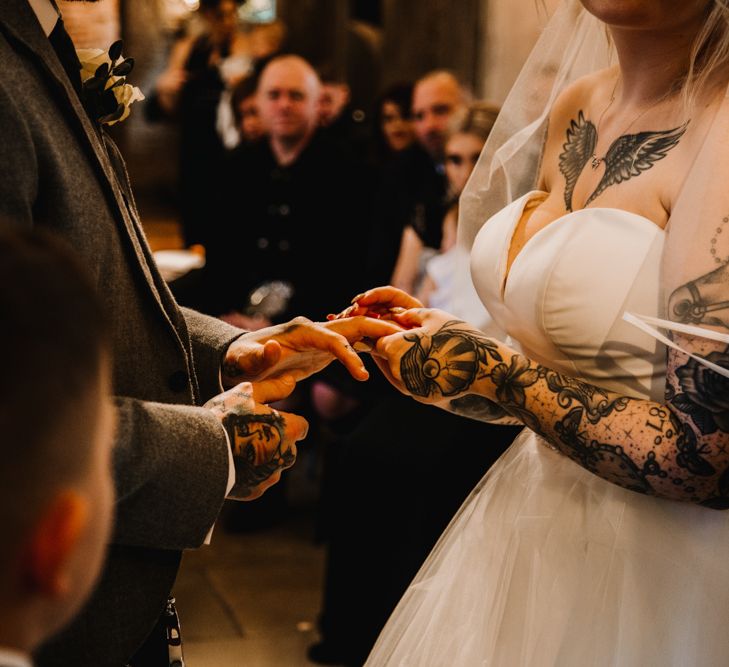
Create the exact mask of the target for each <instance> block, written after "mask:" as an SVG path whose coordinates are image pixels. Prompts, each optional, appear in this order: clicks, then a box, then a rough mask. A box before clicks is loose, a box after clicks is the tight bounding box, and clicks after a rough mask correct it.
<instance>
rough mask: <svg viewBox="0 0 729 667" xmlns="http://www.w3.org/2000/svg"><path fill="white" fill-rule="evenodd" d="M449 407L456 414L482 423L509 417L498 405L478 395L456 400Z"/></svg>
mask: <svg viewBox="0 0 729 667" xmlns="http://www.w3.org/2000/svg"><path fill="white" fill-rule="evenodd" d="M448 406H449V408H450V411H451V412H453V413H454V414H457V415H461V416H462V417H468V418H469V419H475V420H477V421H482V422H492V421H497V420H500V419H503V418H504V417H507V416H508V415H509V413H508V412H506V410H504V408H502V407H501V406H500V405H499V404H498V403H494V401H490V400H489V399H488V398H485V397H483V396H480V395H478V394H466V395H465V396H461V397H460V398H454V399H453V400H452V401H451V402H450V403H449V404H448Z"/></svg>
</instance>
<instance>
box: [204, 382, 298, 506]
mask: <svg viewBox="0 0 729 667" xmlns="http://www.w3.org/2000/svg"><path fill="white" fill-rule="evenodd" d="M205 407H206V408H208V409H210V410H212V411H213V412H215V413H216V414H217V415H218V416H219V417H220V419H221V421H222V423H223V428H225V431H226V433H227V434H228V439H229V440H230V447H231V451H232V454H233V463H234V466H235V484H234V485H233V488H232V489H231V491H230V494H229V497H231V498H237V499H245V498H249V497H250V496H251V495H253V493H255V492H256V491H257V490H258V487H259V486H260V484H261V483H262V482H265V481H266V480H267V479H269V478H270V477H271V476H272V475H274V474H276V473H277V472H279V471H281V470H283V469H284V468H290V467H291V466H292V465H293V464H294V462H295V461H296V455H295V454H294V452H293V451H292V450H291V449H286V450H284V449H283V447H284V444H285V441H286V420H285V419H284V418H283V417H282V416H281V415H280V414H279V413H278V412H277V411H276V410H270V411H268V412H256V404H255V402H254V401H253V396H252V394H250V393H248V392H246V391H243V390H242V389H240V388H235V389H232V390H230V391H228V392H226V393H224V394H220V395H219V396H216V397H215V398H213V399H211V400H210V401H208V402H207V403H206V404H205Z"/></svg>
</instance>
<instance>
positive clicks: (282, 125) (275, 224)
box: [206, 55, 366, 321]
mask: <svg viewBox="0 0 729 667" xmlns="http://www.w3.org/2000/svg"><path fill="white" fill-rule="evenodd" d="M320 91H321V83H320V81H319V78H318V76H317V74H316V72H315V70H314V69H313V68H312V66H311V65H310V64H309V63H308V62H307V61H306V60H304V59H303V58H300V57H298V56H291V55H285V56H279V57H277V58H275V59H273V60H272V61H271V62H270V63H269V64H268V65H267V66H266V67H265V69H264V70H263V72H262V73H261V77H260V80H259V84H258V91H257V97H258V107H259V113H260V116H261V121H262V123H263V125H264V126H265V128H266V130H267V133H268V136H267V138H266V139H265V140H264V141H262V142H259V143H258V144H255V145H252V146H251V145H249V146H242V147H240V148H239V149H238V150H237V151H236V152H234V153H233V154H232V155H231V159H230V161H229V163H228V164H227V165H226V167H225V171H224V174H223V177H222V179H221V194H220V197H219V200H220V202H221V211H220V224H219V225H217V227H216V228H217V234H216V240H215V242H214V243H212V244H210V246H209V247H208V280H213V282H214V285H215V286H216V287H215V289H210V290H207V292H206V293H207V294H210V295H214V296H215V297H216V298H217V299H218V301H217V303H211V304H210V308H211V311H212V314H214V315H221V314H222V315H226V316H228V319H229V321H236V320H235V318H236V316H237V315H239V314H250V312H251V311H250V309H249V308H248V306H249V304H248V301H247V295H248V293H249V291H250V290H252V289H253V288H255V287H256V286H257V285H259V284H261V283H264V282H270V281H285V282H287V283H289V284H290V285H291V287H292V289H293V296H292V297H291V299H290V301H289V303H288V305H287V306H286V307H285V308H284V309H283V310H282V311H281V312H278V313H275V314H273V315H272V317H273V319H274V321H279V320H281V319H285V318H286V317H287V316H288V315H289V314H290V313H294V312H295V313H296V314H297V315H299V314H301V315H305V316H307V317H310V318H312V319H315V320H321V319H322V318H323V317H325V316H326V314H327V313H328V312H337V310H338V308H340V306H341V304H342V303H346V302H348V301H349V299H350V298H351V295H352V294H353V293H355V292H352V291H351V290H352V289H357V288H359V287H360V284H359V283H358V282H356V281H355V277H356V278H357V279H361V267H362V264H363V256H360V257H358V248H357V247H352V244H348V245H347V248H346V250H345V249H344V248H343V245H342V243H341V239H342V238H343V236H345V235H346V237H347V238H352V237H353V236H354V237H358V236H360V235H361V234H362V233H363V226H364V223H365V220H366V218H365V213H366V207H365V206H364V205H363V200H364V196H365V189H364V188H365V175H364V173H363V167H362V166H361V165H360V164H358V163H357V162H356V161H354V159H353V158H351V157H350V156H348V155H347V154H345V153H344V152H343V150H342V149H341V148H340V147H339V146H338V145H337V144H336V143H335V142H333V141H332V140H331V139H330V138H329V137H327V136H326V133H325V132H322V131H321V130H320V129H318V100H319V95H320ZM241 256H244V257H245V262H241V261H240V258H241ZM231 267H234V271H235V275H236V280H235V281H231V280H230V274H231V271H232V270H233V269H231ZM225 285H231V286H233V287H234V288H235V289H232V290H228V291H226V290H225V289H224V286H225ZM219 286H222V287H223V288H222V289H219ZM362 286H363V285H362ZM269 315H270V314H269Z"/></svg>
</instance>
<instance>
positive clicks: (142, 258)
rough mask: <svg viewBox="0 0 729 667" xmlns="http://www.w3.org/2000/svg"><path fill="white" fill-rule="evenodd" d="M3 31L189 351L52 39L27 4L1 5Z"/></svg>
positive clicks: (14, 0)
mask: <svg viewBox="0 0 729 667" xmlns="http://www.w3.org/2000/svg"><path fill="white" fill-rule="evenodd" d="M0 30H2V32H4V33H5V34H6V36H7V38H8V40H9V41H11V42H12V43H14V44H15V45H16V47H17V48H18V49H19V50H22V51H24V52H25V53H27V54H28V55H29V56H30V57H31V58H32V59H33V60H34V61H35V63H36V64H37V66H38V68H39V69H40V71H42V72H43V74H44V75H45V77H46V78H47V80H48V82H49V84H50V85H51V86H52V88H53V90H54V93H55V97H56V100H57V101H58V102H59V103H60V104H61V106H62V107H63V110H64V112H65V115H66V117H67V119H68V120H69V123H70V125H71V127H72V128H73V130H74V131H75V133H76V134H77V136H78V137H79V139H80V140H81V142H82V144H83V146H84V148H85V149H86V151H87V154H88V155H89V158H90V161H91V163H92V164H93V166H94V169H95V170H96V172H97V174H98V176H99V183H100V185H101V187H102V188H103V190H104V192H105V194H106V197H107V199H108V200H109V204H110V208H111V210H112V211H113V213H114V214H115V216H116V218H117V220H118V221H119V222H120V223H121V224H122V225H123V227H124V230H125V232H126V233H124V234H122V236H123V237H124V238H125V239H127V241H128V243H129V244H130V246H131V250H132V252H133V253H134V255H135V256H136V258H137V262H136V263H137V264H138V266H139V268H140V270H141V271H142V272H143V273H144V277H145V279H146V282H147V283H148V285H149V286H150V289H151V291H152V294H153V296H154V299H155V301H156V304H157V306H158V307H159V309H160V311H161V314H162V315H163V317H164V319H165V320H166V321H167V323H168V324H169V326H170V328H171V330H172V333H173V334H174V336H175V338H176V339H177V342H178V344H179V345H180V347H181V348H183V349H185V345H184V344H183V342H182V341H181V340H180V337H179V334H178V333H177V329H176V327H175V325H174V324H173V322H172V318H171V315H170V313H168V312H167V309H166V308H165V304H164V302H163V299H162V297H161V295H160V288H159V287H158V285H157V281H156V276H157V275H158V274H156V272H155V275H153V272H152V270H151V269H150V265H151V264H152V263H153V261H154V260H153V259H152V257H151V254H150V252H149V249H148V247H147V245H146V242H144V241H143V240H142V239H143V232H142V231H141V228H140V227H139V226H138V224H137V222H136V221H135V220H134V213H133V211H132V203H131V202H129V201H128V200H127V196H126V195H125V193H124V192H123V190H122V188H121V186H120V183H119V179H118V177H117V174H116V173H115V171H114V168H113V166H112V164H111V161H110V159H109V155H108V154H107V152H106V147H105V145H104V139H103V137H102V134H101V132H102V130H100V129H99V128H98V127H97V126H96V125H95V124H94V123H93V122H92V121H91V120H90V119H89V117H88V114H87V113H86V110H85V109H84V107H83V105H82V104H81V100H80V99H79V97H78V94H77V93H76V91H75V89H74V87H73V85H72V83H71V82H70V80H69V79H68V76H67V75H66V72H65V70H64V69H63V66H62V65H61V63H60V62H59V60H58V57H57V56H56V53H55V52H54V50H53V47H52V46H51V44H50V42H49V41H48V38H47V37H46V35H45V34H44V33H43V31H42V29H41V27H40V24H39V23H38V19H37V18H36V16H35V13H34V12H33V10H32V8H31V7H30V5H29V4H28V2H27V0H1V1H0ZM161 289H164V288H161ZM175 319H176V318H175Z"/></svg>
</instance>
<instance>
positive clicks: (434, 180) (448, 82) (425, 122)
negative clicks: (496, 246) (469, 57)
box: [367, 70, 468, 285]
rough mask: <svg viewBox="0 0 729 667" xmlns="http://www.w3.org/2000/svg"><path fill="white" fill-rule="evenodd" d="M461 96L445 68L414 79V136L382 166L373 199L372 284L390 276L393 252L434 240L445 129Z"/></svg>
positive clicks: (441, 205)
mask: <svg viewBox="0 0 729 667" xmlns="http://www.w3.org/2000/svg"><path fill="white" fill-rule="evenodd" d="M467 98H468V94H467V92H466V90H465V89H464V87H463V86H462V85H461V84H460V83H459V82H458V80H457V79H456V78H455V77H454V76H453V74H451V73H450V72H446V71H443V70H437V71H434V72H430V73H429V74H426V75H425V76H424V77H422V78H421V79H419V80H418V81H417V82H416V84H415V88H414V91H413V103H412V116H413V123H414V127H415V135H416V139H417V141H416V142H415V143H414V144H412V145H411V146H410V147H409V148H407V149H405V150H403V151H401V153H400V154H399V155H398V157H397V159H396V160H394V161H393V163H392V164H391V165H390V166H389V167H388V168H387V170H386V172H385V173H384V175H383V179H382V183H381V185H380V190H379V193H378V195H377V198H376V202H375V205H374V216H373V220H372V230H371V234H370V239H369V249H368V260H367V264H368V268H367V273H368V278H369V279H370V280H371V282H372V284H373V285H383V284H387V283H389V282H390V281H391V277H392V275H393V271H394V269H395V265H396V262H397V260H398V255H399V254H401V253H408V252H409V251H410V249H411V246H419V245H425V246H428V247H431V248H438V247H439V246H440V240H441V223H442V221H443V215H444V213H445V197H446V182H445V175H444V168H443V149H444V146H445V135H446V131H447V128H448V123H449V121H450V119H451V117H452V116H453V114H454V113H455V112H456V111H458V110H459V109H461V108H462V107H464V106H465V104H466V103H467Z"/></svg>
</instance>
